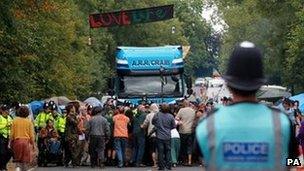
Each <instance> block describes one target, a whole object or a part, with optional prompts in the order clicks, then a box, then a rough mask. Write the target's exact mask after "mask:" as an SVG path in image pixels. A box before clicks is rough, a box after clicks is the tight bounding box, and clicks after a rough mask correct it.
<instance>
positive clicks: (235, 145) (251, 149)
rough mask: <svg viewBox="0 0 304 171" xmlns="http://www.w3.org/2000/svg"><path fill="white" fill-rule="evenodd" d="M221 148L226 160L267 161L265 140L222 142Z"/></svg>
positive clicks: (267, 154)
mask: <svg viewBox="0 0 304 171" xmlns="http://www.w3.org/2000/svg"><path fill="white" fill-rule="evenodd" d="M222 150H223V158H224V160H225V161H227V162H267V161H268V157H269V144H268V143H265V142H224V143H223V149H222Z"/></svg>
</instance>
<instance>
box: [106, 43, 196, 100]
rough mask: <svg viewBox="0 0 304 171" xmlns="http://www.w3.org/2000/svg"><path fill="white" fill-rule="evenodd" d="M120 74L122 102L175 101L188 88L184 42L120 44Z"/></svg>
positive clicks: (118, 91)
mask: <svg viewBox="0 0 304 171" xmlns="http://www.w3.org/2000/svg"><path fill="white" fill-rule="evenodd" d="M116 74H117V76H116V78H115V79H114V80H113V86H112V89H113V91H112V92H114V93H113V94H115V96H116V97H117V98H118V100H119V101H120V102H125V101H127V102H130V103H133V104H138V103H140V102H141V101H142V100H144V101H149V102H152V103H164V102H165V103H175V102H176V100H180V99H182V98H183V97H184V95H185V92H186V91H185V90H186V87H185V84H186V83H187V82H186V81H185V80H186V79H185V76H184V61H183V50H182V46H161V47H117V50H116ZM190 85H191V83H190ZM188 87H189V86H188ZM190 88H191V87H190Z"/></svg>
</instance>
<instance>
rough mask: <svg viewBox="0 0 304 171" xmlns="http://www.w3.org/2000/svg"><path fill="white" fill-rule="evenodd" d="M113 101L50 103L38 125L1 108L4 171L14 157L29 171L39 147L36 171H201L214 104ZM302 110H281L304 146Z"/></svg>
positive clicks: (24, 111) (21, 111)
mask: <svg viewBox="0 0 304 171" xmlns="http://www.w3.org/2000/svg"><path fill="white" fill-rule="evenodd" d="M114 101H115V100H114V99H111V98H109V99H108V100H107V101H106V103H105V105H104V106H98V107H92V106H91V105H89V104H86V105H82V106H81V105H80V104H79V103H75V102H72V103H70V104H68V105H67V106H66V107H65V108H64V109H63V110H62V112H58V110H59V109H58V106H57V105H56V104H55V103H54V101H49V102H45V103H44V106H43V110H42V111H41V112H39V114H38V115H36V116H35V117H34V120H33V119H30V117H29V113H30V112H29V109H28V108H27V107H26V106H20V107H18V108H17V109H16V116H14V117H12V116H10V115H9V107H8V106H7V105H2V106H1V108H0V112H1V116H0V142H1V143H0V148H1V155H0V158H1V159H0V163H1V169H0V170H6V165H7V163H8V162H9V160H10V158H11V157H13V159H14V160H13V161H14V162H16V163H17V167H20V168H22V169H23V170H26V169H25V168H27V167H28V164H29V163H31V162H32V161H33V160H34V159H33V156H32V154H33V153H32V152H31V151H33V149H35V148H34V147H35V146H36V147H37V149H38V156H37V157H38V159H37V162H38V166H43V167H46V166H50V165H58V166H64V167H79V166H91V167H92V168H94V167H101V168H103V167H105V166H117V167H119V168H121V167H145V166H153V167H158V168H159V169H160V170H162V169H165V168H166V169H171V167H177V166H178V165H184V166H192V165H194V164H195V165H203V159H202V155H201V154H200V150H199V149H198V148H199V147H198V144H197V141H196V137H195V128H196V126H197V125H198V122H199V120H200V119H202V118H204V117H206V116H207V114H208V113H210V112H211V111H212V110H213V109H214V107H215V104H214V103H213V102H211V101H208V102H207V103H200V104H198V103H197V102H193V101H188V100H184V101H183V102H181V103H179V104H170V105H168V104H161V105H160V106H159V105H158V104H155V103H152V104H147V103H143V104H140V105H138V106H131V105H129V104H124V105H118V106H116V105H114V104H115V103H114ZM230 103H232V101H231V99H228V98H222V102H221V104H222V105H229V104H230ZM298 106H299V102H298V101H292V100H290V99H288V98H285V99H284V100H283V103H282V110H284V111H285V113H287V114H288V116H289V118H290V120H291V121H293V122H294V125H295V127H294V128H295V132H297V135H298V141H299V143H300V144H304V143H303V142H304V122H301V121H302V114H301V111H300V110H299V109H298ZM301 125H302V127H301ZM181 147H182V148H181ZM302 148H303V150H304V145H303V146H302Z"/></svg>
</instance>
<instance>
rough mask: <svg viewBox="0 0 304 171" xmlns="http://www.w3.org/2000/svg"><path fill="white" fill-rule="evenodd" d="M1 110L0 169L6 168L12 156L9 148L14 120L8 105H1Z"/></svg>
mask: <svg viewBox="0 0 304 171" xmlns="http://www.w3.org/2000/svg"><path fill="white" fill-rule="evenodd" d="M0 112H1V115H0V170H6V165H7V163H8V161H9V160H10V158H11V153H10V151H9V149H8V142H9V136H10V127H11V124H12V121H13V120H12V118H11V117H10V116H9V108H8V106H6V105H3V106H1V111H0Z"/></svg>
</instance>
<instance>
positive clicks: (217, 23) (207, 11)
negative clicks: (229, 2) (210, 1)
mask: <svg viewBox="0 0 304 171" xmlns="http://www.w3.org/2000/svg"><path fill="white" fill-rule="evenodd" d="M217 12H218V8H217V7H216V6H215V5H213V6H211V7H205V8H204V9H203V14H202V17H203V18H204V19H206V20H207V22H209V23H210V24H211V25H212V28H213V29H214V31H215V32H223V31H224V26H225V21H224V20H223V19H221V18H220V17H219V16H218V14H217ZM213 18H214V19H213Z"/></svg>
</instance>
